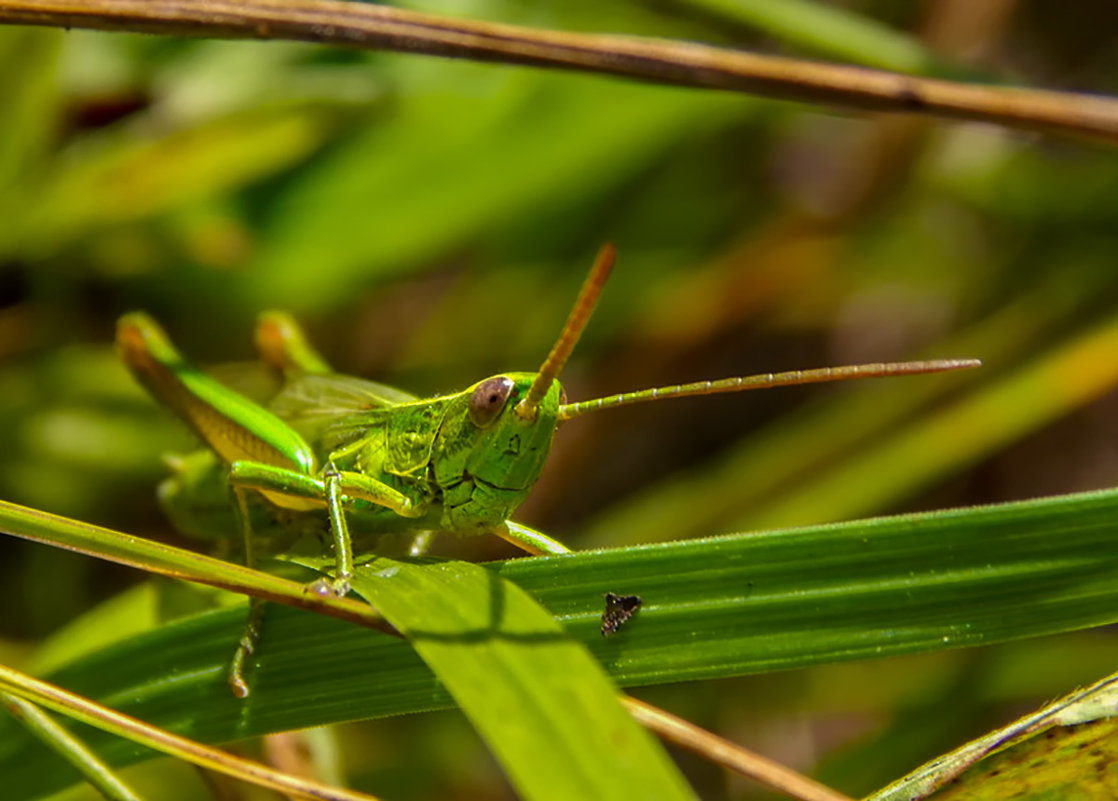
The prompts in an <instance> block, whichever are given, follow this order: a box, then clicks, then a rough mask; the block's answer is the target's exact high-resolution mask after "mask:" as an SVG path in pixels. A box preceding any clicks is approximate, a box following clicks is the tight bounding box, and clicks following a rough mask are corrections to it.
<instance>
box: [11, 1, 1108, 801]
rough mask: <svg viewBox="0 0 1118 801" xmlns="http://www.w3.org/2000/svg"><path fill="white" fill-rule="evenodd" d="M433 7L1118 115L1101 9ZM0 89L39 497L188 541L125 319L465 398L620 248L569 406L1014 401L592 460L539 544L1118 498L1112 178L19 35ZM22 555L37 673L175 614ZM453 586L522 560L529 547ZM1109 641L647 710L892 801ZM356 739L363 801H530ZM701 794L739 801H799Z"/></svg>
mask: <svg viewBox="0 0 1118 801" xmlns="http://www.w3.org/2000/svg"><path fill="white" fill-rule="evenodd" d="M402 5H408V7H414V8H419V9H421V10H425V11H431V12H441V13H448V14H454V15H462V16H471V17H476V18H479V19H487V20H499V21H507V22H516V23H522V24H529V25H534V26H539V27H552V28H557V29H563V30H588V31H589V30H593V31H615V32H624V33H635V34H647V35H656V36H668V37H673V38H681V39H694V40H704V41H710V42H716V43H726V44H733V45H741V46H745V47H750V48H754V49H758V50H762V51H767V52H776V53H785V54H790V55H800V56H805V57H814V58H822V59H832V60H842V61H850V62H853V63H861V64H866V65H870V66H878V67H884V68H890V69H898V70H903V71H907V72H912V73H917V74H936V75H952V76H968V77H972V78H977V79H981V80H987V81H991V82H1008V83H1016V84H1021V85H1031V86H1043V87H1048V88H1065V89H1069V90H1077V91H1088V92H1099V93H1111V94H1114V93H1115V92H1116V91H1118V8H1116V7H1115V6H1114V5H1113V4H1110V3H1105V2H1098V1H1096V2H1089V3H1084V4H1079V5H1078V6H1077V10H1076V13H1075V14H1074V15H1072V14H1068V13H1066V9H1065V8H1062V7H1059V6H1056V5H1052V4H1046V3H1040V2H1032V3H1027V2H1019V3H1015V2H1011V1H1010V0H1007V1H1006V2H998V3H985V4H970V3H966V2H942V3H926V4H911V5H905V6H903V7H899V6H897V5H896V4H889V3H880V2H852V3H844V4H842V5H841V6H832V5H827V4H823V3H820V4H812V3H802V4H801V3H792V2H785V3H781V4H776V5H778V6H779V9H780V10H779V11H774V9H773V8H772V7H771V6H773V5H774V4H766V3H755V2H750V1H748V0H736V1H735V0H672V2H658V3H641V2H636V0H630V2H619V3H611V4H606V5H603V4H600V3H591V2H585V0H563V1H562V2H550V3H537V4H531V5H526V4H522V3H516V2H509V1H507V0H506V1H503V0H472V1H471V2H464V3H457V4H453V7H450V6H448V5H445V4H444V5H440V4H437V3H433V2H432V3H426V4H402ZM0 75H3V76H4V77H3V80H0V120H2V121H3V125H0V451H2V453H3V454H4V456H5V459H4V462H3V464H2V465H0V497H2V498H4V499H6V500H12V501H16V502H19V503H23V504H27V505H30V506H34V507H38V508H42V509H47V510H50V511H53V512H58V513H61V514H65V515H70V516H73V517H77V518H80V519H84V520H90V521H93V522H97V523H101V524H104V525H109V526H112V527H114V528H118V529H121V530H124V531H127V532H131V533H136V534H141V535H144V536H150V537H155V538H161V539H166V540H168V541H172V542H178V543H180V544H183V543H182V541H181V538H178V537H177V536H176V535H175V534H174V533H173V532H172V531H170V530H169V529H168V527H167V525H166V523H165V522H164V520H163V519H162V517H161V514H160V512H159V510H158V508H157V506H156V503H155V495H154V488H155V486H156V485H157V484H158V482H159V480H160V478H161V477H162V475H163V474H164V470H163V467H162V464H161V462H160V454H162V453H165V452H168V451H176V450H177V451H180V452H181V451H185V450H188V449H190V448H191V447H192V442H191V438H190V436H189V434H188V433H187V432H186V431H185V430H184V429H183V428H182V427H181V426H180V425H179V424H177V423H176V422H175V421H174V420H173V419H172V418H171V417H170V415H169V414H167V413H165V412H163V411H162V410H160V409H158V408H156V407H155V406H154V405H153V404H152V403H151V402H150V401H149V400H148V399H147V397H146V396H145V395H144V394H143V393H142V392H141V391H140V390H138V389H137V388H136V387H135V386H134V385H133V384H132V383H131V381H130V380H129V379H128V377H127V376H126V374H125V373H124V371H123V369H122V368H121V367H120V366H118V365H117V363H116V361H115V357H114V355H113V352H112V348H111V344H110V343H111V340H112V332H113V324H114V321H115V318H116V317H117V316H118V315H119V314H121V313H123V312H125V311H128V310H131V309H136V308H142V309H146V310H148V311H150V312H151V313H153V314H154V315H155V316H156V317H157V318H158V319H159V320H161V321H162V322H163V324H164V325H165V326H166V328H167V329H168V331H169V332H170V333H171V335H172V336H173V338H174V339H175V340H176V341H177V342H178V343H179V344H180V346H181V347H182V349H183V350H184V351H185V352H186V353H187V354H189V355H190V356H191V358H193V359H195V360H197V361H198V362H200V363H202V364H206V365H213V364H219V363H229V362H247V361H250V360H251V359H252V349H251V332H252V325H253V320H254V318H255V316H256V314H257V313H258V312H260V311H262V310H264V309H268V308H274V307H280V308H286V309H290V310H291V311H293V312H295V313H296V314H297V315H298V316H299V318H300V320H302V321H303V322H304V323H305V325H306V327H307V329H308V331H309V332H310V335H311V338H312V340H313V341H314V342H315V343H316V344H317V345H318V346H319V347H320V348H321V350H322V351H323V352H324V353H325V354H326V355H327V357H328V358H329V359H330V361H331V362H332V363H333V364H334V365H335V366H336V367H337V368H338V370H339V371H341V372H345V373H351V374H356V375H361V376H365V377H369V378H373V379H375V380H378V381H384V382H387V383H392V384H395V385H398V386H400V387H402V388H405V389H408V390H410V391H412V392H415V393H418V394H421V395H425V394H433V393H437V392H447V391H453V390H456V389H460V388H462V387H464V386H466V385H468V384H470V383H472V382H473V381H476V380H478V379H479V378H481V377H483V376H486V375H489V374H492V373H495V372H499V371H501V370H510V369H512V370H531V369H535V368H536V367H538V365H539V363H540V362H541V361H542V359H543V357H544V355H545V354H546V352H547V350H548V348H549V347H550V345H551V341H552V339H553V338H554V336H555V335H556V333H557V331H558V329H559V326H560V325H561V323H562V320H563V317H564V315H565V314H566V311H567V308H568V306H569V304H570V302H571V300H572V299H573V297H574V295H575V293H576V292H577V287H578V285H579V283H580V281H581V279H582V277H583V275H584V273H585V270H586V269H587V268H588V266H589V264H590V262H591V260H592V258H593V254H594V252H595V251H596V249H597V248H598V246H599V245H600V244H601V243H602V242H604V241H607V240H608V241H613V242H615V243H616V244H617V245H618V248H619V251H620V259H619V263H618V267H617V269H616V271H615V273H614V277H613V278H612V279H611V284H610V286H609V287H608V289H607V291H606V294H605V297H604V299H603V301H602V304H601V308H600V310H599V312H598V314H597V316H596V317H595V319H594V320H593V322H592V323H591V325H590V328H589V329H588V330H587V332H586V335H585V337H584V339H583V341H582V343H581V344H580V346H579V348H578V350H577V351H576V354H575V356H574V359H573V360H572V362H571V364H570V365H569V366H568V368H567V371H566V374H565V377H564V383H565V385H566V387H567V391H568V394H569V395H570V397H571V398H572V399H582V398H589V397H597V396H600V395H604V394H608V393H613V392H618V391H622V390H629V389H637V388H644V387H648V386H655V385H663V384H671V383H677V382H685V381H691V380H697V379H701V378H717V377H723V376H726V375H741V374H748V373H757V372H769V371H779V370H786V369H794V368H799V367H817V366H823V365H828V364H844V363H851V362H860V361H882V360H891V359H905V358H939V357H977V358H981V359H983V360H984V361H985V363H986V366H985V367H984V368H983V369H982V370H981V371H975V372H971V373H968V374H966V375H953V376H932V377H915V378H905V379H897V380H892V381H881V382H869V383H866V384H859V385H855V386H847V387H809V388H802V389H785V390H777V391H772V392H765V393H753V394H749V395H745V396H736V397H735V396H726V397H718V398H699V399H691V400H680V401H675V402H669V403H664V404H659V405H649V406H642V407H635V408H632V409H629V410H626V411H616V412H606V413H603V414H601V415H600V416H591V417H587V418H584V419H581V420H578V421H576V422H572V423H570V424H569V425H567V426H564V427H563V429H562V431H561V432H560V433H559V434H558V436H557V439H556V444H555V448H554V451H553V455H552V459H551V462H550V463H549V465H548V468H547V470H546V472H545V474H544V476H543V478H542V480H541V482H540V485H539V486H538V488H537V490H536V492H535V494H534V495H533V497H532V498H531V499H530V501H529V502H528V503H527V504H526V505H525V506H524V507H523V509H522V512H521V515H520V519H521V520H522V521H523V522H526V523H528V524H531V525H535V526H537V527H540V528H541V529H543V530H544V531H547V532H549V533H551V534H553V535H555V536H557V537H559V538H561V539H563V540H564V541H565V542H567V543H568V544H570V545H571V546H572V547H575V548H583V547H599V546H610V545H622V544H632V543H639V542H650V541H657V540H668V539H675V538H681V537H691V536H699V535H710V534H717V533H722V532H730V531H746V530H751V529H758V528H768V527H776V526H786V525H796V524H801V523H813V522H822V521H830V520H839V519H852V518H856V517H861V516H870V515H874V514H882V513H889V512H896V511H906V510H916V509H931V508H937V507H945V506H958V505H967V504H976V503H988V502H997V501H1005V500H1012V499H1018V498H1026V497H1033V496H1037V495H1047V494H1055V493H1061V492H1069V491H1074V490H1080V489H1088V488H1096V487H1107V486H1113V485H1114V484H1115V477H1116V476H1118V447H1116V444H1115V440H1116V435H1118V422H1116V420H1118V417H1116V415H1115V414H1114V412H1115V411H1118V409H1116V407H1118V402H1116V401H1118V399H1116V397H1115V396H1114V395H1113V393H1112V392H1111V390H1112V388H1113V387H1114V386H1115V385H1116V384H1118V359H1115V357H1114V355H1115V353H1118V159H1116V158H1115V154H1114V151H1113V149H1108V148H1106V147H1103V146H1100V145H1095V144H1091V143H1085V142H1076V141H1068V140H1057V139H1045V138H1042V137H1039V136H1037V135H1034V134H1027V133H1021V132H1014V131H1008V130H1003V129H999V128H994V127H990V126H979V125H965V124H957V123H940V122H936V121H933V120H930V119H923V118H915V117H900V116H890V115H873V116H870V115H861V114H858V115H854V114H843V113H841V112H838V111H835V110H832V109H823V108H815V107H809V106H806V105H802V104H792V103H783V102H776V101H770V100H760V99H755V98H751V97H745V96H734V95H729V94H719V93H713V92H702V91H691V90H682V89H666V88H658V87H651V86H645V85H639V84H632V83H625V82H621V81H616V80H609V79H600V78H595V77H589V76H579V75H575V76H571V75H564V74H559V73H548V72H544V71H538V70H535V71H534V70H528V69H523V68H510V67H499V66H485V65H476V64H471V63H467V62H462V61H440V60H435V59H428V58H420V57H409V56H397V55H388V54H380V53H362V52H354V51H344V50H337V49H330V48H323V47H313V46H306V45H299V44H291V43H284V42H267V43H254V42H220V41H180V40H169V39H161V38H155V37H141V36H131V35H109V34H96V33H88V32H80V31H71V32H65V33H64V32H61V31H55V30H46V29H30V28H28V29H19V28H8V29H0ZM0 549H2V550H0V594H2V596H0V601H2V604H3V606H2V608H3V610H4V611H3V613H0V620H2V623H3V626H2V631H0V635H2V636H3V638H4V639H3V642H2V643H0V658H3V660H4V661H5V662H13V663H17V664H18V663H19V661H20V659H21V657H22V656H23V655H25V654H26V653H28V652H29V651H30V650H31V649H32V647H33V644H34V642H35V641H36V640H38V639H39V638H41V637H43V636H45V635H47V634H49V633H50V632H51V631H53V630H55V629H56V628H57V627H58V626H59V625H61V624H62V623H64V622H65V621H67V620H69V619H71V618H72V617H73V616H75V615H76V614H78V613H80V612H81V611H82V610H84V609H86V608H89V607H90V606H91V605H93V604H95V603H96V602H97V601H98V600H99V599H101V598H103V597H106V596H108V595H110V594H112V593H113V592H114V591H116V590H118V589H120V588H121V587H123V586H125V585H127V584H128V583H130V582H133V581H135V580H136V579H137V576H135V575H133V574H132V573H130V572H128V571H125V570H124V569H123V568H120V569H117V568H112V567H107V566H105V565H102V564H98V563H95V562H93V561H92V560H89V559H83V558H80V557H76V556H72V555H68V554H64V553H61V552H57V551H53V550H50V549H47V548H42V547H32V546H29V545H24V544H22V543H18V542H14V541H10V540H7V539H0ZM436 551H437V552H439V553H444V554H453V555H464V556H468V557H469V558H475V559H490V558H503V557H506V556H510V555H512V554H511V551H510V549H508V548H507V547H506V546H504V545H503V544H502V543H500V542H498V541H496V540H493V541H476V542H456V541H453V540H450V539H444V540H443V541H441V542H440V543H439V544H438V546H437V547H436ZM1111 639H1112V637H1111V635H1110V633H1108V632H1090V633H1081V634H1077V635H1068V636H1065V637H1061V638H1053V639H1051V640H1044V641H1032V642H1027V643H1019V644H1011V645H1005V646H998V647H992V648H986V649H973V650H969V651H960V652H949V653H941V654H935V655H930V656H925V657H909V658H904V659H894V660H888V661H881V662H877V663H858V664H853V665H842V666H836V667H827V668H817V669H812V670H807V671H797V672H793V673H786V674H780V675H772V676H762V677H747V678H741V679H733V680H724V681H717V682H706V683H703V684H697V685H680V686H676V687H667V688H655V689H649V690H645V691H643V692H642V693H641V695H642V697H646V698H648V699H649V700H652V701H654V702H656V703H661V704H663V705H664V706H666V707H667V708H669V709H670V710H672V711H675V712H677V713H679V714H682V715H684V716H686V717H689V718H691V719H693V720H695V721H696V722H698V723H700V724H702V725H705V726H708V727H711V728H714V729H715V730H717V731H720V732H722V733H723V734H725V735H727V736H729V737H731V738H732V739H735V740H737V741H739V742H743V743H746V744H749V745H752V746H754V747H757V748H759V749H761V750H762V751H763V752H764V753H766V754H768V755H770V756H773V757H775V758H777V759H780V760H782V761H785V762H787V763H789V764H792V765H794V766H796V767H799V768H802V769H805V770H811V769H818V770H820V771H821V773H820V775H821V776H822V777H823V778H825V779H826V780H828V781H834V782H835V783H836V785H837V786H839V787H840V788H841V789H843V790H845V791H847V792H850V793H855V794H856V793H861V792H868V791H869V790H871V789H874V788H875V787H877V786H879V785H881V784H883V783H885V782H887V781H888V780H891V779H892V778H895V777H896V776H897V775H899V774H900V773H902V772H903V771H905V770H907V769H909V768H911V767H913V766H914V765H915V764H917V763H919V762H921V761H923V760H925V759H927V758H930V757H932V756H934V755H936V754H938V753H940V752H941V751H943V750H946V749H947V748H950V747H952V746H954V745H957V744H959V743H960V742H961V741H962V740H963V739H964V738H965V737H967V736H969V735H974V734H977V733H979V732H981V731H983V730H985V729H986V728H989V727H991V726H992V725H996V724H997V723H999V722H1004V721H1005V720H1006V719H1008V717H1009V716H1010V715H1011V714H1012V713H1013V712H1018V711H1023V710H1025V709H1028V708H1030V707H1031V706H1032V705H1034V704H1035V703H1036V702H1037V701H1038V700H1040V699H1043V698H1046V697H1050V696H1053V695H1056V694H1058V693H1060V692H1063V691H1065V690H1068V689H1070V688H1071V687H1072V686H1074V685H1075V684H1077V683H1081V682H1085V681H1088V680H1091V679H1094V678H1097V677H1099V676H1101V675H1102V674H1103V673H1106V672H1109V671H1110V670H1111V669H1112V668H1113V663H1114V658H1115V656H1116V655H1118V646H1116V645H1115V644H1113V643H1112V642H1111ZM343 739H344V742H345V748H346V762H347V766H348V771H349V778H350V780H351V781H352V782H353V783H354V785H355V786H359V787H364V788H367V789H370V790H373V791H375V792H377V793H380V794H383V795H384V796H386V797H389V798H393V799H401V800H403V799H423V798H440V799H453V798H481V797H485V798H503V797H508V796H509V791H508V790H507V789H506V788H505V785H504V784H503V779H502V778H501V777H500V775H499V772H498V770H497V769H496V768H495V767H494V766H493V764H492V762H491V761H489V759H488V757H486V756H485V755H484V748H483V746H482V745H480V743H479V742H478V741H477V740H476V737H475V736H474V735H473V734H472V733H471V732H470V730H469V728H468V726H467V724H465V723H464V722H463V721H462V720H461V719H460V718H459V717H458V716H456V715H454V714H452V713H444V714H437V715H427V716H422V717H414V718H409V719H406V720H390V721H379V722H375V723H371V724H361V725H360V726H357V725H354V726H347V727H345V728H344V738H343ZM681 759H682V760H683V764H684V766H685V769H686V770H687V771H688V775H689V777H690V778H691V779H692V780H693V781H695V783H696V785H697V786H698V787H699V788H700V790H701V792H702V794H703V797H704V798H710V799H747V798H749V799H752V798H760V797H766V796H764V795H763V794H757V793H756V792H755V791H754V790H752V789H751V788H750V787H749V786H747V785H746V784H745V783H744V782H742V781H740V780H738V779H736V778H727V777H726V776H725V775H723V774H722V772H721V771H720V770H717V769H715V768H712V767H710V766H707V765H705V764H703V763H700V762H698V761H697V760H693V759H692V758H690V757H687V756H681ZM145 770H146V771H148V773H149V774H150V770H151V769H150V768H148V769H141V771H145ZM152 775H154V774H152ZM153 781H157V782H160V783H162V782H163V781H164V780H163V779H162V778H159V779H153ZM187 787H191V788H192V789H184V790H183V792H184V794H185V795H184V797H194V796H192V795H191V793H196V792H198V789H197V788H194V787H192V785H188V786H187ZM162 797H167V796H162Z"/></svg>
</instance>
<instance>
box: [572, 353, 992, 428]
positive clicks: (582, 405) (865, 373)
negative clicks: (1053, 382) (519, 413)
mask: <svg viewBox="0 0 1118 801" xmlns="http://www.w3.org/2000/svg"><path fill="white" fill-rule="evenodd" d="M981 364H982V362H981V361H979V360H978V359H938V360H934V361H924V362H884V363H881V362H879V363H876V364H851V365H846V366H844V367H821V368H818V369H815V370H792V371H791V372H787V373H765V374H763V375H751V376H739V377H736V378H722V379H719V380H717V381H696V382H695V383H693V384H678V385H676V386H674V387H658V388H656V389H642V390H638V391H636V392H623V393H621V394H619V395H610V396H608V397H605V398H595V399H594V400H587V401H579V402H577V403H564V404H563V405H562V406H560V407H559V420H571V419H573V418H575V417H580V416H582V415H584V414H586V413H588V412H596V411H598V410H599V409H613V408H615V407H618V406H629V405H631V404H634V403H646V402H648V401H653V400H659V399H661V398H686V397H690V396H693V395H716V394H719V393H722V392H742V391H744V390H747V389H768V388H769V387H787V386H793V385H795V384H820V383H823V382H825V381H846V380H849V379H855V378H884V377H886V376H895V375H915V374H917V373H942V372H946V371H949V370H969V369H971V368H973V367H979V366H980V365H981Z"/></svg>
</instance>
